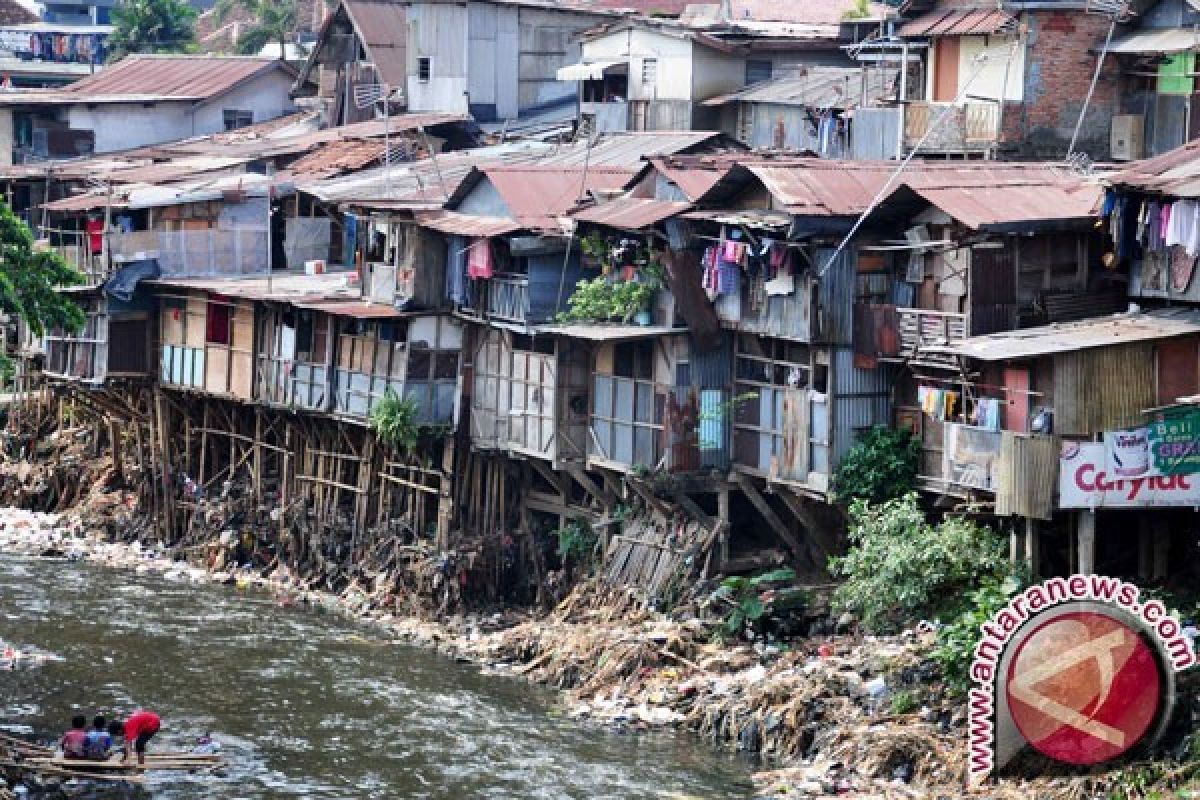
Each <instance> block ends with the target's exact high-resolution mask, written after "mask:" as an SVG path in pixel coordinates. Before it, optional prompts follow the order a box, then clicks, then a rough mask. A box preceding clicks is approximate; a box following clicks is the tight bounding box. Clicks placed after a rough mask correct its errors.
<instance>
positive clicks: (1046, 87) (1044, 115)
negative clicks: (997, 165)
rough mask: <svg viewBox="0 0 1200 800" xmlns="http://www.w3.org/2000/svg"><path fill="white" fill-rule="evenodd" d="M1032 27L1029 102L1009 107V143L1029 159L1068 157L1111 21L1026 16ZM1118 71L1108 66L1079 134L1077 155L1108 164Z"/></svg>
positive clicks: (1062, 14)
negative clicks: (1082, 153)
mask: <svg viewBox="0 0 1200 800" xmlns="http://www.w3.org/2000/svg"><path fill="white" fill-rule="evenodd" d="M1021 22H1022V23H1023V24H1025V25H1026V26H1027V29H1028V32H1027V34H1026V42H1025V91H1024V98H1025V100H1024V102H1023V103H1020V104H1008V106H1007V107H1006V109H1005V118H1004V140H1005V143H1006V144H1008V145H1011V146H1015V148H1016V151H1017V153H1018V154H1019V155H1020V156H1022V157H1028V158H1055V157H1060V156H1062V155H1064V154H1065V153H1066V150H1067V146H1068V145H1069V143H1070V141H1071V133H1072V131H1073V130H1074V128H1075V123H1076V121H1077V120H1078V118H1079V112H1080V109H1081V108H1082V107H1083V101H1084V98H1085V97H1087V91H1088V85H1089V84H1090V83H1091V80H1092V74H1093V72H1094V71H1095V69H1096V58H1097V55H1096V53H1095V52H1093V51H1095V50H1099V49H1100V47H1101V46H1102V45H1103V44H1104V36H1105V34H1106V33H1107V32H1108V24H1109V22H1108V18H1107V17H1103V16H1100V15H1093V14H1085V13H1084V12H1082V11H1036V12H1026V13H1024V14H1022V15H1021ZM1117 98H1118V93H1117V70H1116V62H1115V60H1114V59H1113V57H1112V56H1109V57H1108V58H1107V59H1106V60H1105V66H1104V68H1103V69H1102V70H1101V72H1100V80H1099V82H1098V83H1097V84H1096V91H1095V94H1093V95H1092V101H1091V103H1090V104H1089V106H1088V111H1087V116H1086V117H1085V118H1084V123H1083V126H1082V127H1081V128H1080V132H1079V141H1078V144H1077V146H1076V149H1077V150H1080V151H1083V152H1085V153H1088V154H1089V155H1090V156H1091V157H1092V158H1094V159H1107V158H1108V155H1109V153H1108V147H1109V126H1110V124H1111V122H1112V115H1113V113H1114V109H1115V108H1116V105H1117Z"/></svg>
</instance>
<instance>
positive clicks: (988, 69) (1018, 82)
mask: <svg viewBox="0 0 1200 800" xmlns="http://www.w3.org/2000/svg"><path fill="white" fill-rule="evenodd" d="M958 42H959V43H958V90H959V92H960V93H961V92H963V89H964V87H965V89H966V94H968V95H970V96H972V97H979V98H985V99H988V100H1000V99H1001V98H1002V97H1003V98H1004V99H1005V100H1009V101H1012V102H1017V103H1019V102H1021V99H1022V96H1023V94H1024V90H1025V86H1024V83H1025V48H1024V47H1022V46H1021V43H1020V42H1017V44H1016V46H1015V47H1013V46H1012V45H1013V38H1012V37H999V36H963V37H960V38H959V40H958ZM984 53H986V54H987V56H986V60H984V61H982V63H979V62H976V60H975V59H976V57H978V56H981V55H982V54H984ZM976 70H978V71H979V74H978V75H975V72H976ZM973 75H974V76H975V77H974V79H972V76H973ZM968 82H969V85H968Z"/></svg>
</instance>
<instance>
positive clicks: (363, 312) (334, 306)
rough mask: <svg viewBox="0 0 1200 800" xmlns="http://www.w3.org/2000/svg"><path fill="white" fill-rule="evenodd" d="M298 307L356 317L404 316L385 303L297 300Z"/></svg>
mask: <svg viewBox="0 0 1200 800" xmlns="http://www.w3.org/2000/svg"><path fill="white" fill-rule="evenodd" d="M292 305H294V306H295V307H296V308H303V309H307V310H309V311H323V312H325V313H326V314H333V315H335V316H339V317H354V318H355V319H398V318H399V317H402V316H404V314H403V313H401V312H399V311H397V310H396V309H395V308H393V307H392V306H389V305H387V304H385V303H354V302H349V301H345V300H296V301H293V302H292Z"/></svg>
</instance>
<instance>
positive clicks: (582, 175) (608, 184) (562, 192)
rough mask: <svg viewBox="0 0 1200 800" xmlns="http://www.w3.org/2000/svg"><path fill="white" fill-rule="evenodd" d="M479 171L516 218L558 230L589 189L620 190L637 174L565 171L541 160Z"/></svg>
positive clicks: (611, 170)
mask: <svg viewBox="0 0 1200 800" xmlns="http://www.w3.org/2000/svg"><path fill="white" fill-rule="evenodd" d="M480 172H482V173H483V174H484V176H485V177H486V178H487V180H488V181H490V182H491V184H492V186H493V187H495V189H496V191H497V192H498V193H499V194H500V197H501V198H503V200H504V203H505V205H507V206H508V210H509V212H510V213H511V214H512V216H513V219H515V220H516V221H517V222H519V223H521V227H523V228H527V229H529V230H557V229H558V228H559V227H560V226H559V222H558V218H559V217H561V216H563V215H565V214H567V213H568V212H569V211H570V210H571V209H573V208H574V207H575V206H577V205H578V204H579V202H580V201H581V200H583V199H585V198H586V196H587V193H588V192H594V191H604V190H614V189H621V188H623V187H624V186H625V184H626V183H628V182H629V180H630V179H631V178H632V177H633V176H634V175H635V174H636V172H635V171H634V170H632V169H628V168H622V167H606V166H596V165H591V166H589V167H588V169H587V170H586V171H585V170H564V169H561V168H559V167H547V166H544V164H541V163H539V164H537V165H536V166H533V165H505V166H494V165H493V166H486V167H482V168H481V169H480Z"/></svg>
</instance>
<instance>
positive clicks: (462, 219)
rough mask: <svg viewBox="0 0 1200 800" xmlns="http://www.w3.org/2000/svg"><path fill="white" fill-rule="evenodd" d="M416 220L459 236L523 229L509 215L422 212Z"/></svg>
mask: <svg viewBox="0 0 1200 800" xmlns="http://www.w3.org/2000/svg"><path fill="white" fill-rule="evenodd" d="M416 220H417V222H418V223H419V224H420V225H421V227H424V228H429V229H430V230H434V231H439V232H441V233H449V234H453V235H457V236H503V235H505V234H506V233H512V232H514V231H518V230H520V229H521V228H520V226H519V225H517V223H516V222H514V221H513V220H511V219H508V218H507V217H482V216H481V217H476V216H472V215H470V214H459V213H458V212H456V211H430V212H420V213H418V214H417V215H416Z"/></svg>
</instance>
